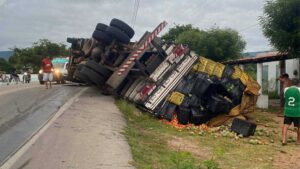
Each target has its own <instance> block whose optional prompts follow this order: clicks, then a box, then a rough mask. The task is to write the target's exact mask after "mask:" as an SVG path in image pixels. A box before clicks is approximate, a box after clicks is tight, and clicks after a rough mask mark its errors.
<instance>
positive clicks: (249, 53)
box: [243, 51, 270, 57]
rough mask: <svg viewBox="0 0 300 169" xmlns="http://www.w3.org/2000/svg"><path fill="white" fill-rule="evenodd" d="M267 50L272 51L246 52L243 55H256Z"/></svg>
mask: <svg viewBox="0 0 300 169" xmlns="http://www.w3.org/2000/svg"><path fill="white" fill-rule="evenodd" d="M265 52H270V51H258V52H246V53H243V57H254V56H256V55H257V54H260V53H265Z"/></svg>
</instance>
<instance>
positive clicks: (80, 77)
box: [74, 64, 93, 84]
mask: <svg viewBox="0 0 300 169" xmlns="http://www.w3.org/2000/svg"><path fill="white" fill-rule="evenodd" d="M84 66H85V65H84V64H79V65H77V68H76V70H75V72H74V77H75V79H77V80H79V81H80V82H83V83H87V84H93V83H92V82H91V81H90V80H89V79H88V78H87V77H86V76H85V75H83V74H82V73H81V69H82V68H83V67H84Z"/></svg>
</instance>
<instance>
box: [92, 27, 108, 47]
mask: <svg viewBox="0 0 300 169" xmlns="http://www.w3.org/2000/svg"><path fill="white" fill-rule="evenodd" d="M92 37H93V38H94V39H96V40H97V41H99V42H102V43H104V44H105V45H109V44H110V43H111V42H112V41H113V39H112V37H110V36H109V35H108V34H107V33H105V32H102V31H98V30H95V31H94V33H93V35H92Z"/></svg>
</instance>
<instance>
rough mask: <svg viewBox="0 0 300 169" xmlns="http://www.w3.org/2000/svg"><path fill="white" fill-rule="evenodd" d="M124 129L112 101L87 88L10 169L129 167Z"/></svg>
mask: <svg viewBox="0 0 300 169" xmlns="http://www.w3.org/2000/svg"><path fill="white" fill-rule="evenodd" d="M125 126H126V121H125V119H124V118H123V116H122V113H121V112H120V111H119V110H118V108H117V107H116V106H115V104H114V99H113V98H111V97H109V96H103V95H101V94H100V93H99V91H97V89H93V88H89V89H88V90H87V91H85V92H84V94H82V95H81V96H80V97H79V98H78V99H76V100H75V101H74V103H73V104H72V105H71V106H70V107H69V108H68V109H67V110H66V111H65V112H64V113H63V114H62V115H61V116H60V117H59V118H57V119H56V120H55V121H54V122H53V123H52V124H51V125H50V126H49V128H48V129H47V130H46V131H45V132H44V133H43V134H41V136H40V137H39V138H38V139H37V141H36V142H35V143H33V144H32V145H30V148H29V149H28V150H27V151H26V152H25V153H24V154H23V155H22V156H21V157H20V158H19V159H18V160H17V161H16V163H15V164H13V165H12V167H11V168H13V169H19V168H22V169H27V168H28V169H29V168H43V169H47V168H49V169H50V168H51V169H52V168H60V169H63V168H68V169H69V168H78V169H79V168H101V169H102V168H114V169H116V168H133V167H132V166H131V165H130V162H131V161H132V156H131V152H130V147H129V145H128V143H127V141H126V139H125V137H124V136H123V134H122V132H123V129H124V127H125Z"/></svg>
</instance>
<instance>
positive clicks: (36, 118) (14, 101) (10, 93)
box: [0, 83, 83, 166]
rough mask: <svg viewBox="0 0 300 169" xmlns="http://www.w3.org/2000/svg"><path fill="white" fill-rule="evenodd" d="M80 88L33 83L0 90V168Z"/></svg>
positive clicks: (0, 88) (12, 85) (10, 86)
mask: <svg viewBox="0 0 300 169" xmlns="http://www.w3.org/2000/svg"><path fill="white" fill-rule="evenodd" d="M82 88H83V87H79V86H72V85H53V88H51V89H45V88H44V86H41V85H38V84H36V83H32V84H18V85H15V84H11V85H8V86H6V85H2V86H0V166H1V164H2V163H3V162H4V161H5V160H6V159H7V158H8V157H9V156H10V155H11V154H12V153H14V152H15V151H16V150H17V149H18V148H19V147H20V146H21V145H22V144H23V143H24V142H25V141H26V140H27V139H28V138H29V137H31V136H32V134H33V133H34V132H35V131H36V130H37V129H39V128H40V127H41V126H42V125H43V124H44V123H45V122H46V121H47V120H48V119H49V118H50V117H51V116H52V115H53V114H55V113H56V112H57V110H58V109H59V108H60V107H61V106H62V105H63V104H64V103H65V102H66V101H67V100H68V99H70V98H71V97H72V96H74V95H75V94H76V93H78V92H79V91H80V90H82Z"/></svg>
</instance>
